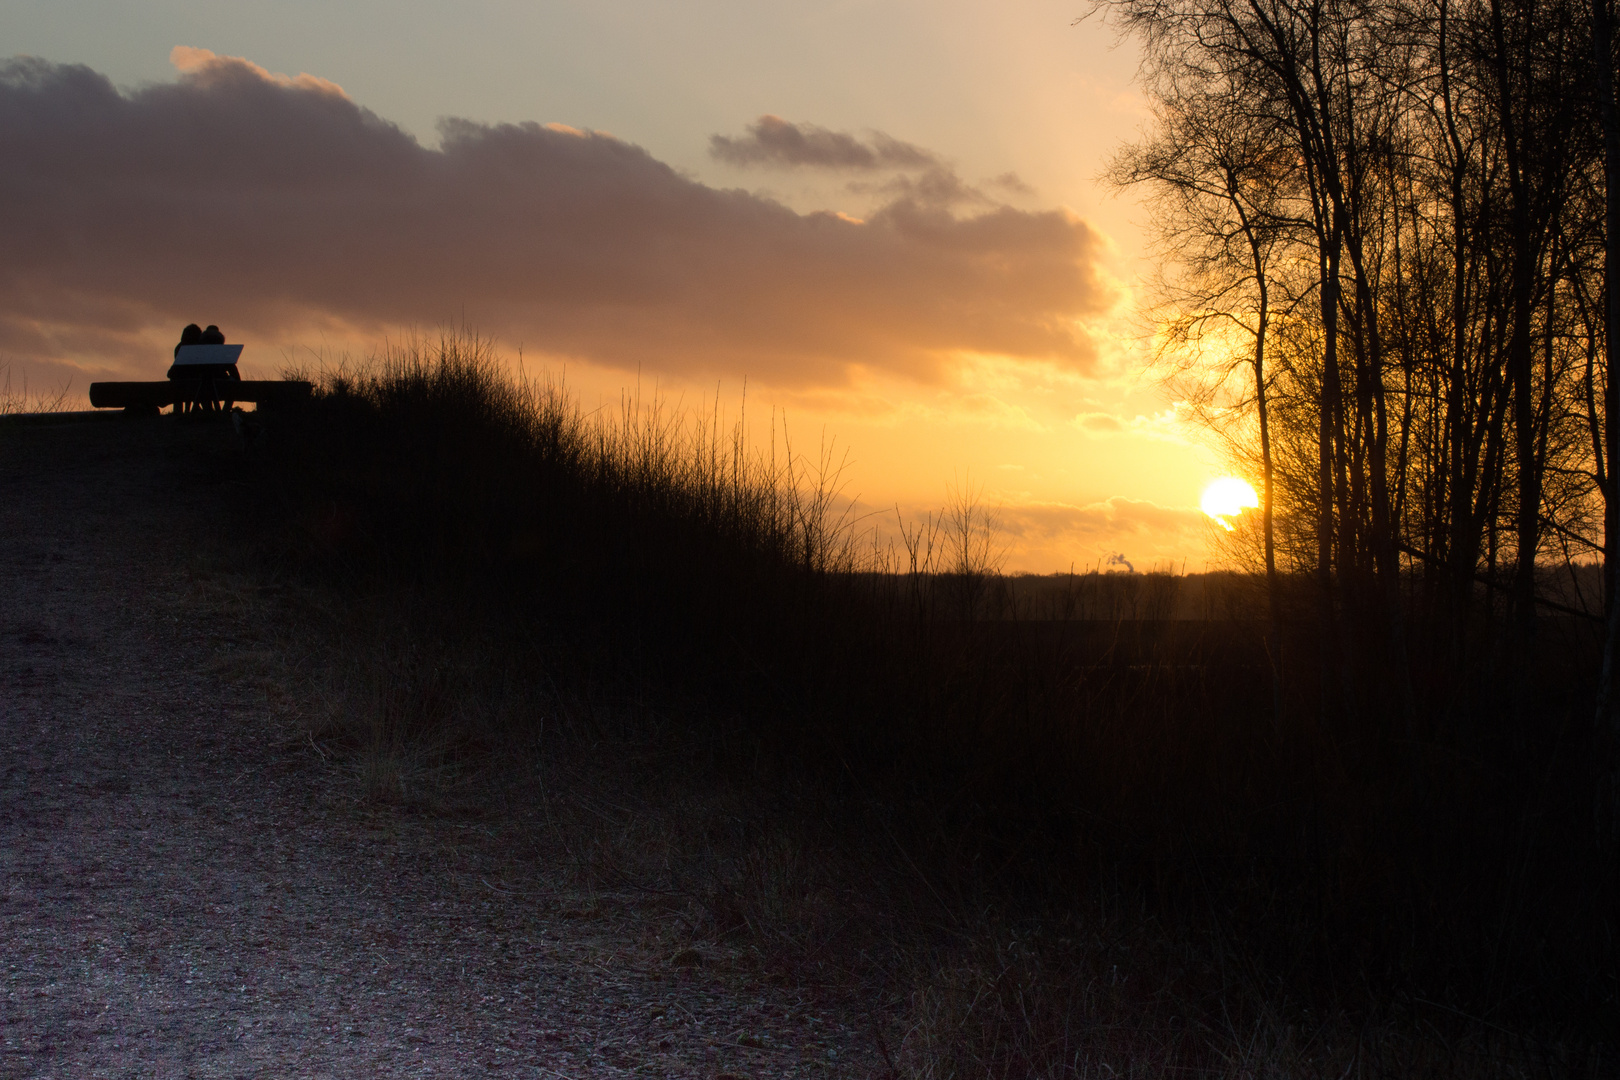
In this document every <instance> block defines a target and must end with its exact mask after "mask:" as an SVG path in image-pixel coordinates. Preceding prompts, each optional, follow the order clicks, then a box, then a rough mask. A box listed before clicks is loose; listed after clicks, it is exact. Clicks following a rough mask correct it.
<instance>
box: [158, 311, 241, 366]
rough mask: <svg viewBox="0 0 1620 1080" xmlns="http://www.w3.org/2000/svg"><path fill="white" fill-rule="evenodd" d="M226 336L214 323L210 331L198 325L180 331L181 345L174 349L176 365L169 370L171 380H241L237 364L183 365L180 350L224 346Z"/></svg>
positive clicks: (190, 324)
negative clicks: (194, 346)
mask: <svg viewBox="0 0 1620 1080" xmlns="http://www.w3.org/2000/svg"><path fill="white" fill-rule="evenodd" d="M223 344H225V334H224V333H223V332H222V331H221V330H220V328H219V327H217V326H215V325H214V324H212V323H209V324H208V329H206V330H203V329H200V328H198V326H197V324H196V323H187V324H186V328H185V329H184V330H182V331H180V344H178V345H176V346H175V347H174V359H175V363H174V364H173V365H172V366H171V367H170V368H169V378H171V379H240V378H241V377H242V376H241V374H240V373H239V372H238V371H237V370H236V365H235V364H182V363H180V362H179V360H180V350H181V349H183V348H185V347H186V346H187V345H223Z"/></svg>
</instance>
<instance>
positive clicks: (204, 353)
mask: <svg viewBox="0 0 1620 1080" xmlns="http://www.w3.org/2000/svg"><path fill="white" fill-rule="evenodd" d="M241 355H242V346H240V345H182V346H180V351H179V352H177V353H175V354H174V362H175V363H176V364H182V365H183V364H234V363H236V358H237V357H238V356H241Z"/></svg>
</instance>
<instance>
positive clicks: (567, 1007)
mask: <svg viewBox="0 0 1620 1080" xmlns="http://www.w3.org/2000/svg"><path fill="white" fill-rule="evenodd" d="M227 437H228V429H226V428H224V427H216V426H203V427H196V428H192V429H185V428H182V427H179V426H176V425H174V424H173V423H172V422H170V421H168V420H167V419H162V420H153V421H132V422H124V421H121V420H119V421H108V420H107V419H106V418H102V419H101V420H99V421H96V422H91V421H79V422H66V423H56V424H26V425H18V424H15V423H7V424H5V425H4V426H3V427H0V755H3V757H0V968H3V970H0V980H3V986H0V1001H3V1002H4V1004H3V1012H0V1076H5V1077H25V1076H26V1077H36V1076H37V1077H63V1078H79V1077H101V1076H108V1077H111V1076H151V1077H182V1076H186V1077H189V1076H209V1077H212V1076H233V1077H234V1076H274V1077H294V1076H334V1077H373V1076H375V1077H386V1076H434V1077H439V1076H445V1077H450V1076H482V1075H485V1074H488V1073H497V1072H498V1073H499V1074H500V1075H514V1076H525V1077H527V1076H536V1077H583V1076H621V1075H636V1076H682V1077H686V1076H703V1077H724V1076H727V1075H730V1076H738V1077H745V1076H746V1077H773V1076H864V1075H869V1074H870V1073H871V1072H872V1071H873V1062H872V1061H871V1057H870V1049H869V1048H868V1047H867V1045H866V1043H867V1040H866V1039H864V1038H863V1037H862V1036H861V1033H860V1032H859V1030H858V1027H859V1025H856V1024H851V1023H848V1022H841V1021H840V1020H839V1019H838V1018H836V1017H834V1016H829V1015H827V1013H826V1012H825V1010H823V1009H822V1008H820V1007H818V1006H816V1005H815V1004H814V1003H813V1002H812V1001H810V1000H807V999H801V998H798V997H796V996H795V994H794V992H793V991H791V990H784V989H780V988H775V987H769V986H766V985H765V984H763V983H761V982H760V981H759V980H757V979H756V978H754V977H753V976H752V975H750V974H749V973H748V972H746V971H744V970H742V969H741V968H738V967H735V966H732V967H728V966H727V964H726V963H725V962H724V959H723V957H720V956H719V954H718V953H717V954H716V956H715V958H714V959H713V960H711V962H708V963H704V964H697V965H693V964H690V963H685V964H677V963H674V962H672V958H671V957H670V956H669V955H667V954H666V953H664V952H662V951H660V948H661V947H660V946H659V945H658V942H659V941H662V940H664V939H663V938H661V937H660V936H659V935H658V934H657V933H656V932H655V931H656V930H657V927H656V925H655V924H656V921H657V919H658V918H659V914H658V910H657V909H656V908H645V909H644V908H642V907H638V906H637V901H636V898H635V897H633V896H628V897H598V898H596V900H595V902H594V903H593V904H592V905H590V906H589V907H588V908H586V909H581V908H580V906H579V904H578V903H577V898H570V897H569V896H568V895H567V894H566V891H565V889H564V887H563V885H562V884H561V883H560V881H550V880H548V878H547V876H546V872H545V869H544V867H543V866H536V865H533V863H532V860H531V861H516V860H514V857H513V856H511V855H503V854H502V847H501V845H500V844H498V843H495V842H493V841H492V840H491V839H490V838H489V836H488V833H489V830H487V829H480V828H477V827H472V826H469V825H468V824H467V823H466V822H459V823H458V822H456V821H454V820H437V819H434V818H432V817H427V816H422V815H417V816H412V815H409V814H406V813H403V812H395V811H391V810H389V809H388V808H380V809H379V808H375V807H368V806H366V805H364V804H363V803H361V802H359V801H358V800H356V799H355V798H353V797H352V791H351V790H350V787H352V785H350V786H347V787H346V786H345V779H344V778H343V777H342V776H340V775H337V774H335V773H334V772H333V770H332V769H331V768H329V767H327V766H325V765H323V762H322V759H321V758H320V756H319V755H318V752H317V751H316V750H315V749H314V748H313V747H312V746H311V745H309V744H307V743H299V742H297V741H296V740H295V739H293V738H292V737H291V735H290V728H289V726H288V724H287V722H286V721H285V720H284V719H281V718H279V717H280V715H281V714H280V713H278V710H277V708H276V695H277V689H278V688H277V684H276V680H275V678H274V671H275V664H274V663H273V662H272V661H273V659H274V658H273V657H272V656H270V653H273V651H274V650H273V648H272V647H271V646H270V645H268V644H267V640H268V639H267V638H266V637H265V636H264V635H260V634H257V633H255V631H254V628H253V625H252V622H253V620H252V613H253V612H254V611H256V610H263V609H262V608H256V607H255V606H254V605H253V604H252V603H251V602H246V601H241V602H239V600H240V597H241V596H243V595H245V594H246V593H250V592H251V585H244V584H242V583H241V582H236V583H231V582H225V583H223V584H222V583H221V582H220V581H218V580H210V578H209V575H208V574H207V573H206V572H205V571H199V564H198V561H197V559H196V558H195V557H193V556H192V555H191V554H190V552H191V551H192V550H193V545H194V543H195V542H196V538H197V537H198V536H202V535H205V534H207V532H208V531H209V530H211V529H218V528H220V526H218V525H217V524H215V522H216V521H217V519H218V515H210V514H209V512H208V506H209V503H210V501H211V500H212V499H215V498H217V497H218V495H219V492H220V490H221V485H223V484H227V483H230V482H232V480H231V479H230V475H229V470H228V469H222V468H221V467H220V464H221V463H222V462H227V461H228V460H229V454H230V452H231V450H230V446H229V444H228V442H227V441H226V440H227ZM228 540H229V538H228V537H219V536H217V535H216V536H213V537H211V539H210V540H208V541H207V543H209V544H214V545H216V547H217V546H218V544H219V543H220V542H221V541H224V542H228ZM233 590H234V592H233ZM233 597H236V598H238V599H236V600H233ZM602 911H611V912H615V913H616V914H615V915H614V917H612V918H602V917H600V915H599V913H600V912H602ZM679 959H681V960H686V961H690V959H691V957H690V955H688V956H686V957H681V958H679ZM716 961H717V962H716Z"/></svg>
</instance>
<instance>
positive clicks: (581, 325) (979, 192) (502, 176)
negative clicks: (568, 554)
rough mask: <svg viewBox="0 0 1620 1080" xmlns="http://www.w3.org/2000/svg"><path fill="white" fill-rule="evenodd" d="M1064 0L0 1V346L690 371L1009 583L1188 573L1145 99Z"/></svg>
mask: <svg viewBox="0 0 1620 1080" xmlns="http://www.w3.org/2000/svg"><path fill="white" fill-rule="evenodd" d="M1084 12H1085V5H1084V4H1083V3H1070V2H1052V0H1011V2H1003V3H1000V4H994V5H991V4H984V3H982V2H980V3H965V2H939V0H936V2H933V3H928V4H923V3H918V2H903V0H867V2H856V0H849V2H831V3H825V4H820V5H813V6H812V5H786V4H780V5H776V4H760V3H740V2H729V0H728V2H712V0H711V2H691V0H688V2H685V3H681V4H674V3H652V2H644V3H628V2H602V0H597V2H593V3H584V2H575V0H569V2H558V3H517V2H500V3H495V2H468V3H457V4H455V5H449V4H424V3H413V2H410V0H394V2H390V3H386V4H384V3H361V2H353V0H350V2H342V3H336V4H334V3H302V2H300V3H263V2H260V3H251V2H233V3H219V2H211V3H202V2H183V0H169V2H162V0H157V2H154V0H146V2H141V3H117V2H95V0H89V2H77V3H74V4H71V5H66V4H61V3H44V2H38V0H15V2H12V3H8V4H6V5H4V6H3V7H0V41H4V42H5V51H6V52H7V53H9V54H12V55H13V57H14V58H13V60H12V61H11V63H10V65H9V66H8V67H7V68H6V69H5V72H4V74H3V75H0V226H3V227H0V234H3V235H4V236H5V240H4V241H3V244H4V247H5V248H6V249H7V251H6V254H5V258H4V260H3V268H0V273H3V274H4V275H5V278H6V281H5V285H4V287H3V288H0V361H4V362H7V363H9V365H10V377H11V379H12V382H13V385H14V388H15V385H16V384H17V383H18V382H19V380H20V379H21V378H23V377H24V376H26V378H27V380H28V382H29V385H30V386H31V387H40V386H47V385H58V384H61V383H63V382H66V381H67V380H69V379H71V381H72V386H73V388H74V389H75V392H76V393H78V394H80V395H82V393H83V392H84V390H85V388H86V387H87V386H88V383H89V382H90V381H92V380H95V379H105V378H154V379H155V378H161V377H162V375H163V372H164V370H165V369H166V367H167V362H168V353H169V349H170V347H171V346H172V345H173V343H174V340H175V338H176V337H177V336H178V331H179V329H180V327H181V326H182V325H183V324H185V323H186V322H190V321H197V322H204V323H206V322H214V323H218V324H219V325H220V326H221V327H222V328H224V330H225V332H226V334H227V337H228V338H229V340H231V341H240V342H245V343H247V346H248V347H247V349H246V351H245V352H244V354H243V358H242V363H243V368H244V375H245V376H247V377H274V376H275V375H277V374H278V373H279V372H280V370H281V369H282V368H283V367H284V366H286V365H287V364H288V363H289V362H295V363H301V364H305V365H306V366H307V365H309V364H311V363H314V362H315V359H316V358H317V357H324V358H327V359H332V358H336V357H339V356H341V355H344V354H348V355H350V356H363V355H365V354H366V353H368V352H370V351H373V350H374V349H375V348H377V346H378V345H379V344H381V343H382V342H383V341H384V340H385V339H389V338H394V339H397V338H398V337H399V336H400V335H402V334H404V333H407V332H409V330H410V328H413V327H415V328H418V329H428V330H431V329H433V328H436V327H440V326H444V325H447V324H463V323H464V324H466V325H469V326H471V327H474V328H476V329H478V330H479V331H481V332H483V333H485V334H488V335H490V336H491V337H493V338H494V339H495V340H496V341H497V342H498V343H499V345H500V347H501V348H502V349H503V351H505V352H507V353H509V354H510V355H512V356H513V357H515V356H516V354H517V351H518V350H519V349H520V348H521V350H522V355H523V361H524V364H525V366H526V367H527V368H528V369H529V370H530V371H531V372H532V371H535V370H539V369H540V368H542V367H549V368H552V369H555V370H558V371H560V370H562V368H563V367H564V366H565V365H566V371H567V381H568V383H569V384H570V385H571V386H573V387H574V389H575V391H576V392H577V394H578V396H579V397H580V398H581V399H582V400H583V401H584V402H585V404H586V405H588V406H590V405H595V404H596V403H597V402H603V401H617V400H618V398H619V395H620V392H621V388H624V387H627V386H634V385H636V383H637V382H638V380H639V383H640V386H641V387H642V390H643V392H644V393H645V392H647V391H648V390H650V389H652V388H654V387H656V388H657V389H658V390H659V391H661V392H662V393H664V394H665V396H666V397H668V398H670V399H673V400H678V401H683V402H685V403H688V404H696V403H699V402H702V401H705V400H709V399H712V398H713V397H714V395H715V394H716V392H717V390H718V393H719V395H720V399H721V402H722V403H723V405H724V407H726V408H728V409H732V410H734V409H735V408H736V406H737V404H738V402H739V401H740V399H741V397H742V391H743V386H744V381H745V380H746V385H747V401H748V412H749V415H750V417H751V419H752V423H753V424H754V425H756V426H768V420H766V419H764V418H765V417H768V416H769V415H770V411H771V410H772V409H773V408H774V409H777V410H781V412H783V413H785V415H786V417H787V421H788V424H789V429H790V431H792V432H794V433H795V438H796V439H797V440H798V442H799V445H800V446H801V447H803V446H806V445H809V444H812V443H815V442H819V441H820V440H821V438H822V437H823V434H825V437H826V438H827V439H829V440H836V444H837V446H838V447H839V448H841V449H847V450H848V454H849V457H848V461H849V465H848V468H847V469H846V472H845V475H844V478H845V480H846V482H847V488H846V490H847V492H848V493H849V494H850V495H855V496H859V498H860V501H861V503H862V504H863V505H864V506H866V507H869V508H883V507H892V506H894V505H897V504H898V505H899V506H900V507H901V508H902V509H903V510H904V511H906V512H907V513H916V512H919V511H920V510H922V509H925V508H928V507H933V506H937V505H939V504H940V503H941V502H942V501H944V499H945V498H946V495H947V491H948V490H949V489H951V488H952V487H953V486H956V487H961V486H964V485H967V486H971V487H973V488H981V487H982V490H983V498H984V500H985V501H986V502H987V503H989V504H991V505H993V506H1000V508H1001V515H1002V519H1003V522H1004V524H1005V526H1006V534H1005V537H1004V540H1005V544H1006V563H1005V566H1006V568H1007V569H1009V570H1018V569H1022V570H1035V571H1052V570H1059V569H1067V568H1068V567H1069V566H1070V565H1071V564H1073V565H1075V566H1077V567H1078V566H1089V565H1094V564H1096V563H1098V562H1099V561H1104V562H1106V561H1107V560H1108V559H1109V557H1110V556H1115V555H1122V556H1123V557H1124V558H1125V559H1126V560H1128V561H1129V562H1130V563H1131V564H1133V565H1135V566H1136V567H1137V568H1138V569H1147V568H1149V567H1151V566H1154V565H1155V564H1161V563H1163V562H1165V561H1173V562H1175V563H1176V564H1177V567H1178V568H1179V567H1180V565H1181V563H1182V561H1183V560H1186V563H1187V569H1189V570H1194V569H1201V568H1202V567H1203V565H1204V561H1205V559H1206V558H1207V554H1206V552H1207V548H1208V546H1209V543H1210V537H1211V535H1212V534H1213V532H1214V530H1215V527H1214V526H1213V525H1212V523H1211V522H1210V520H1209V519H1208V518H1206V517H1205V515H1203V514H1202V513H1201V512H1200V511H1199V510H1198V502H1199V494H1200V491H1201V490H1202V489H1203V488H1204V486H1205V485H1206V484H1207V483H1208V482H1209V481H1210V480H1211V479H1212V478H1214V477H1215V476H1218V475H1220V474H1221V472H1222V471H1223V470H1222V469H1221V467H1220V463H1219V461H1218V460H1217V458H1216V456H1215V455H1214V454H1213V453H1211V452H1210V451H1209V450H1207V449H1204V448H1202V447H1201V446H1200V445H1199V436H1198V432H1197V431H1196V430H1194V429H1191V428H1188V427H1186V426H1184V425H1183V424H1181V423H1180V422H1178V420H1177V411H1176V407H1175V405H1174V403H1173V402H1172V401H1171V400H1170V398H1169V397H1168V396H1167V394H1166V393H1165V392H1164V390H1163V389H1162V388H1161V387H1160V386H1159V384H1158V382H1157V381H1156V379H1155V378H1154V377H1153V376H1152V375H1151V374H1148V373H1144V371H1143V367H1144V364H1145V362H1146V360H1147V359H1148V357H1149V349H1148V347H1147V346H1146V345H1145V344H1144V343H1143V342H1142V340H1141V335H1142V330H1143V322H1142V320H1141V318H1140V316H1139V314H1138V310H1139V305H1140V300H1141V297H1142V295H1143V284H1142V282H1143V280H1144V279H1145V278H1146V277H1147V276H1148V275H1149V274H1150V273H1151V271H1152V266H1151V264H1150V263H1149V262H1148V261H1147V260H1146V252H1145V244H1144V237H1143V232H1142V229H1143V226H1144V221H1143V218H1144V217H1145V213H1144V211H1143V209H1142V207H1141V205H1140V204H1139V203H1138V202H1137V200H1136V199H1135V197H1134V196H1132V195H1130V194H1126V195H1116V194H1115V193H1114V192H1112V191H1111V190H1110V189H1109V188H1107V187H1106V186H1105V185H1103V184H1102V183H1100V181H1099V179H1098V176H1099V174H1100V173H1101V171H1102V170H1103V168H1104V167H1105V166H1106V164H1107V161H1108V159H1109V157H1110V155H1111V154H1113V153H1114V152H1115V150H1116V149H1117V148H1118V147H1119V146H1120V145H1121V144H1122V143H1123V142H1125V141H1127V140H1130V139H1131V138H1133V137H1134V136H1135V135H1136V134H1137V132H1138V130H1139V128H1140V127H1141V126H1142V125H1143V123H1144V122H1145V120H1146V116H1145V112H1144V106H1143V101H1142V98H1141V96H1140V95H1139V93H1138V92H1137V90H1136V88H1135V87H1134V86H1133V82H1132V79H1133V75H1134V73H1135V65H1136V57H1135V54H1134V53H1133V51H1132V50H1131V48H1130V47H1129V46H1128V45H1125V46H1120V45H1118V44H1117V42H1116V38H1115V35H1114V33H1113V31H1112V29H1111V28H1109V27H1107V26H1104V25H1101V24H1100V23H1099V22H1098V20H1097V19H1095V18H1093V19H1091V20H1087V21H1085V22H1082V23H1080V24H1079V25H1075V20H1076V18H1077V17H1078V16H1080V15H1082V14H1084Z"/></svg>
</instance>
